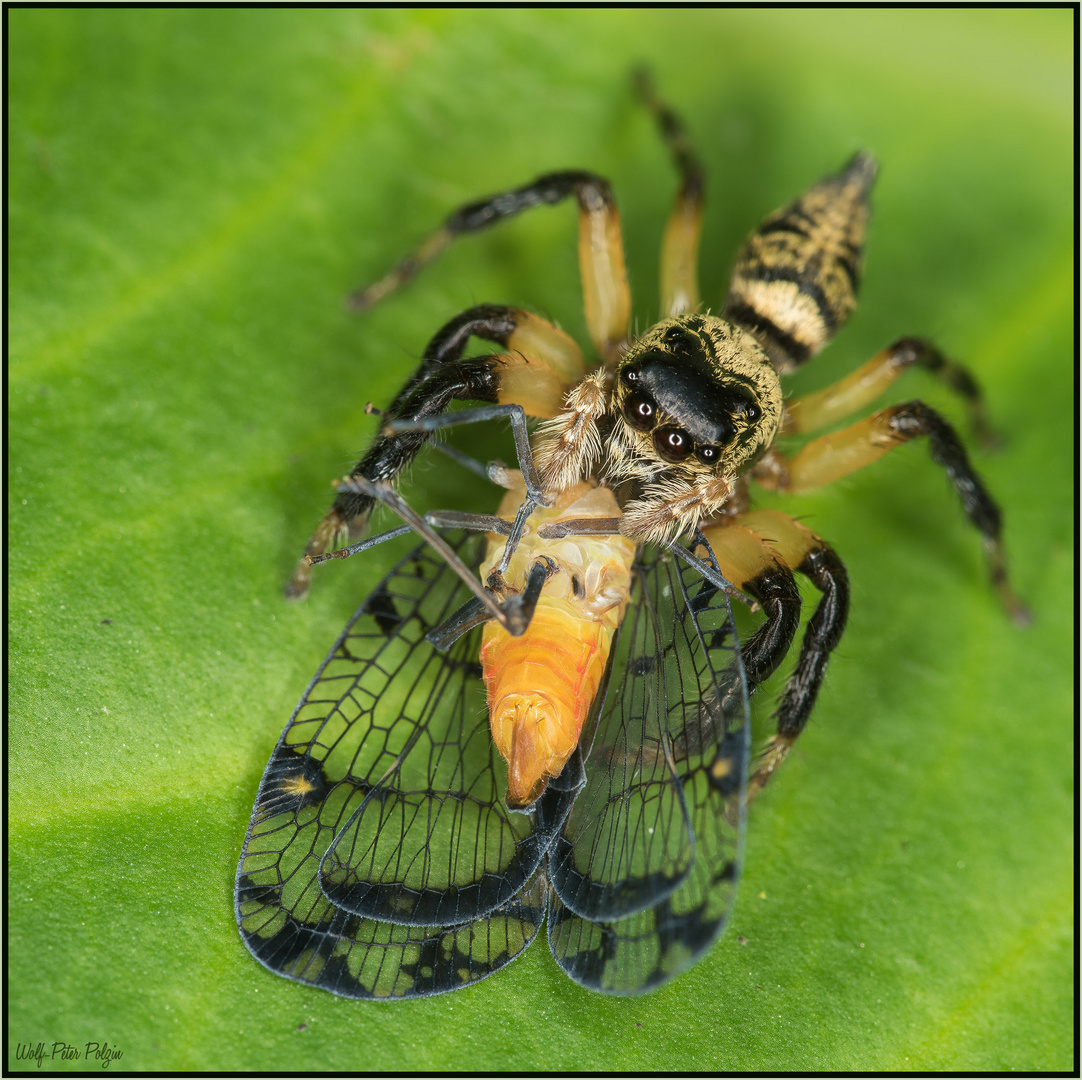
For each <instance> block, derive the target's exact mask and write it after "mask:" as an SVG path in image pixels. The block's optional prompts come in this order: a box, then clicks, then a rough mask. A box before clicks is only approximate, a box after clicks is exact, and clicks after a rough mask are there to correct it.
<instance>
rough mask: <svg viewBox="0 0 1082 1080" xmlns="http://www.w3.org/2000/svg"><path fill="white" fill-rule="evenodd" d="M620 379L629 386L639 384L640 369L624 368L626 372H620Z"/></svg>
mask: <svg viewBox="0 0 1082 1080" xmlns="http://www.w3.org/2000/svg"><path fill="white" fill-rule="evenodd" d="M620 378H621V379H623V380H624V382H626V383H628V384H630V383H635V382H638V381H639V369H638V368H637V367H627V368H624V370H623V371H621V372H620Z"/></svg>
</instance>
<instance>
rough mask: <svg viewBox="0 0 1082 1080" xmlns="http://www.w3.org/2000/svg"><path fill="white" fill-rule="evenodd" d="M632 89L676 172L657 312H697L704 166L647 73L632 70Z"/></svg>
mask: <svg viewBox="0 0 1082 1080" xmlns="http://www.w3.org/2000/svg"><path fill="white" fill-rule="evenodd" d="M635 88H636V90H638V93H639V96H640V97H641V98H642V100H643V103H644V104H645V105H646V107H647V108H648V109H649V110H650V112H651V113H653V115H654V119H655V121H656V122H657V126H658V130H659V131H660V132H661V137H662V138H663V139H664V140H665V144H666V146H668V148H669V152H670V154H672V158H673V163H674V164H675V165H676V168H677V171H678V172H679V174H680V188H679V190H678V191H677V193H676V201H675V203H674V204H673V208H672V213H671V214H670V215H669V221H668V224H667V225H666V226H665V236H664V238H663V240H662V242H661V313H662V315H663V316H666V317H673V316H677V315H684V314H686V313H687V312H689V311H695V310H697V309H698V307H699V304H700V300H699V239H700V236H701V235H702V227H703V195H704V187H703V169H702V165H701V164H700V162H699V159H698V158H697V157H696V155H695V151H694V149H693V148H692V146H691V141H690V140H689V139H688V136H687V132H686V131H685V130H684V125H683V124H682V123H681V122H680V118H679V117H678V116H677V115H676V113H674V112H673V111H672V109H670V108H669V106H668V105H666V104H665V102H663V101H662V100H661V99H660V98H659V97H658V96H657V94H656V93H655V91H654V86H653V83H652V81H651V80H650V77H649V76H648V75H647V74H646V72H644V71H637V72H636V73H635Z"/></svg>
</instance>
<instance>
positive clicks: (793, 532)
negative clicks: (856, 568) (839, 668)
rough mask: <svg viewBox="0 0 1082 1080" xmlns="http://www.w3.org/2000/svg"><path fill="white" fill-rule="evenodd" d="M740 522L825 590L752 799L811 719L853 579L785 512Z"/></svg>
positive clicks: (826, 546) (787, 687) (755, 513)
mask: <svg viewBox="0 0 1082 1080" xmlns="http://www.w3.org/2000/svg"><path fill="white" fill-rule="evenodd" d="M739 520H740V524H741V526H742V527H744V528H745V529H749V530H751V532H753V533H755V535H756V536H759V537H760V538H761V539H762V540H763V542H764V543H766V544H767V545H768V546H769V547H770V548H771V549H772V550H773V551H774V552H775V553H776V554H777V555H778V556H779V557H780V558H781V559H783V560H784V561H785V563H786V564H787V565H789V566H791V567H793V568H794V569H795V570H796V572H797V573H798V574H804V575H805V576H806V577H807V578H808V579H809V580H810V581H811V582H812V584H813V585H814V586H815V587H816V588H817V589H818V590H819V591H820V592H821V593H822V597H821V599H820V601H819V604H818V606H817V607H816V609H815V612H814V614H813V615H812V617H811V618H810V619H809V620H808V625H807V628H806V629H805V631H804V640H803V642H802V643H801V646H800V656H799V658H798V659H797V662H796V667H795V668H794V669H793V672H792V674H791V675H790V676H789V681H788V682H787V683H786V684H785V692H784V693H783V694H782V698H781V701H780V702H779V704H778V707H777V709H776V710H775V713H774V719H775V721H776V725H777V729H776V734H775V735H774V736H773V738H772V739H771V740H770V746H769V747H768V749H767V750H766V752H765V753H764V754H763V755H762V757H761V758H760V759H759V762H758V766H757V768H756V770H755V773H754V774H753V776H752V778H751V782H750V785H749V788H748V797H749V799H751V798H754V797H755V796H756V795H757V794H758V793H759V792H760V791H761V790H762V789H763V786H764V785H765V784H766V782H767V781H768V780H769V779H770V778H771V776H773V775H774V773H775V772H776V771H777V769H778V766H780V765H781V763H782V762H783V761H784V760H785V757H786V755H787V754H788V753H789V750H790V748H791V747H792V745H793V743H794V742H796V739H797V736H798V735H799V734H800V733H801V731H803V730H804V725H805V724H806V723H807V722H808V717H809V716H810V715H811V711H812V707H813V706H814V705H815V699H816V697H817V696H818V694H819V688H820V686H821V685H822V683H823V676H824V675H825V673H826V668H827V661H828V660H829V659H830V654H831V653H832V652H833V651H834V649H835V648H836V647H837V644H838V642H839V640H840V639H841V636H842V632H843V631H844V630H845V623H846V619H847V618H848V616H849V577H848V575H847V574H846V572H845V567H844V566H843V565H842V562H841V560H840V559H839V558H838V556H837V555H836V554H835V553H834V550H833V548H831V547H830V545H829V544H827V543H826V541H824V540H822V539H821V538H820V537H818V536H816V535H815V533H813V532H812V531H811V529H809V528H807V527H806V526H804V525H801V524H800V522H798V521H794V520H793V519H792V518H791V517H789V516H788V515H787V514H781V513H779V512H778V511H776V510H756V511H752V512H750V513H747V514H743V515H741V517H740V519H739Z"/></svg>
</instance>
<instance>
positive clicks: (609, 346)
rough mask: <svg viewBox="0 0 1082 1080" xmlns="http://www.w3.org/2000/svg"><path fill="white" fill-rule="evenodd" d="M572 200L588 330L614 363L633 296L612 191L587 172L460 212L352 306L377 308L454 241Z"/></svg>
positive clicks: (559, 176) (545, 180) (546, 179)
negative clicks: (576, 213)
mask: <svg viewBox="0 0 1082 1080" xmlns="http://www.w3.org/2000/svg"><path fill="white" fill-rule="evenodd" d="M570 196H574V198H575V199H576V201H577V202H578V204H579V266H580V269H581V271H582V291H583V301H584V304H585V308H586V326H587V329H588V330H589V332H590V338H591V340H592V341H593V343H594V345H595V346H596V347H597V350H598V352H599V353H600V354H601V356H602V358H603V359H605V360H606V361H610V360H615V358H616V354H617V351H618V349H619V347H620V346H621V345H622V344H623V343H624V341H625V340H626V339H627V329H628V323H629V322H630V321H631V292H630V290H629V289H628V284H627V270H626V268H625V266H624V242H623V236H622V234H621V231H620V214H619V211H617V209H616V202H615V200H614V199H613V197H612V189H611V188H610V187H609V183H608V181H607V180H605V179H604V178H603V177H600V176H597V175H595V174H594V173H590V172H581V171H568V172H558V173H549V174H548V175H546V176H539V177H538V178H537V179H536V180H534V181H533V182H532V183H529V184H525V185H524V186H523V187H520V188H515V189H514V190H513V191H503V192H500V193H498V194H496V195H490V196H488V197H487V198H484V199H480V200H478V201H477V202H474V203H470V204H469V205H467V206H463V207H462V208H461V209H459V210H456V211H455V212H454V213H453V214H452V215H451V216H450V217H449V218H448V219H447V220H446V222H444V224H443V227H442V228H440V229H437V230H436V231H435V232H434V233H432V234H430V235H429V236H428V238H427V239H426V240H424V241H423V242H422V243H421V244H420V246H419V247H418V248H417V249H416V250H415V251H413V252H411V253H410V254H409V255H407V256H406V258H405V259H403V260H402V261H401V262H400V263H399V264H398V266H396V267H395V268H394V269H393V270H392V271H391V272H390V273H389V274H387V275H386V276H384V277H382V278H381V279H380V280H379V281H377V282H375V283H374V284H372V285H369V286H368V287H367V288H365V289H361V290H360V291H359V292H356V293H354V294H353V295H352V296H351V297H350V305H351V306H352V307H353V308H355V309H356V310H358V311H364V310H366V309H367V308H370V307H371V306H372V305H373V304H375V303H378V302H379V301H380V300H382V299H383V298H384V297H385V296H387V295H388V294H389V293H391V292H393V291H394V290H395V289H397V288H398V287H399V286H401V285H403V284H405V283H406V282H407V281H409V279H410V278H412V277H413V276H414V275H415V274H416V273H417V272H418V271H419V270H421V269H422V268H423V267H425V266H427V265H428V263H430V262H432V261H433V260H434V259H435V258H436V257H437V256H438V255H439V254H440V253H441V252H442V251H443V250H444V249H445V248H446V247H447V245H448V244H450V243H451V241H452V240H453V239H454V238H455V237H457V236H461V235H463V234H464V233H471V232H479V231H480V230H482V229H487V228H488V227H489V226H490V225H495V224H496V222H498V221H502V220H503V219H504V218H509V217H514V216H515V215H516V214H521V213H522V212H523V211H524V210H530V209H532V208H533V207H535V206H544V205H551V204H553V203H558V202H562V201H563V200H564V199H566V198H568V197H570Z"/></svg>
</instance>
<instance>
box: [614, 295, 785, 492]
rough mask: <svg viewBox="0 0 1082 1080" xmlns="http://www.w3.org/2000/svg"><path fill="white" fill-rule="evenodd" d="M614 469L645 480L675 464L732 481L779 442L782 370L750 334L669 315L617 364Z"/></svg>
mask: <svg viewBox="0 0 1082 1080" xmlns="http://www.w3.org/2000/svg"><path fill="white" fill-rule="evenodd" d="M614 383H615V385H614V387H613V401H612V414H613V416H614V419H615V425H614V427H613V431H612V435H611V436H610V439H609V454H608V458H609V462H610V465H609V468H608V473H609V475H610V476H611V477H612V478H614V479H617V478H631V477H637V478H639V479H644V480H648V479H650V478H652V477H655V476H658V475H659V474H661V473H663V472H667V471H670V470H672V469H677V470H679V471H680V472H682V473H684V474H686V475H687V477H688V479H692V478H695V477H710V476H714V477H722V478H725V479H727V480H730V481H731V480H735V479H736V478H737V477H738V476H740V475H741V474H742V473H744V472H745V471H746V470H747V469H748V468H749V467H750V466H751V465H752V464H753V463H754V461H755V459H756V458H757V457H758V456H759V455H760V454H761V453H762V452H763V451H764V450H765V449H766V448H767V447H768V446H769V445H770V444H771V443H772V442H773V441H774V436H775V435H776V434H777V431H778V425H779V423H780V421H781V414H782V391H781V384H780V382H779V381H778V375H777V372H776V370H775V369H774V367H773V365H772V364H771V363H770V360H769V359H768V357H767V355H766V353H764V352H763V350H762V349H761V348H760V347H759V345H758V344H757V343H756V342H755V340H754V339H753V338H752V337H751V335H750V334H748V333H746V332H745V331H743V330H741V329H739V328H738V327H736V326H733V325H732V324H731V323H728V322H726V321H725V320H724V319H719V318H716V317H714V316H711V315H684V316H681V317H680V318H676V319H666V320H665V321H664V322H661V323H658V324H657V326H654V327H652V328H651V329H650V330H649V331H648V332H647V333H646V334H644V335H643V336H642V337H641V338H639V340H638V341H636V342H635V344H634V345H632V347H631V348H630V349H629V350H628V352H627V353H626V354H625V355H624V357H623V358H622V359H621V361H620V365H619V367H618V368H617V371H616V378H615V380H614Z"/></svg>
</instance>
